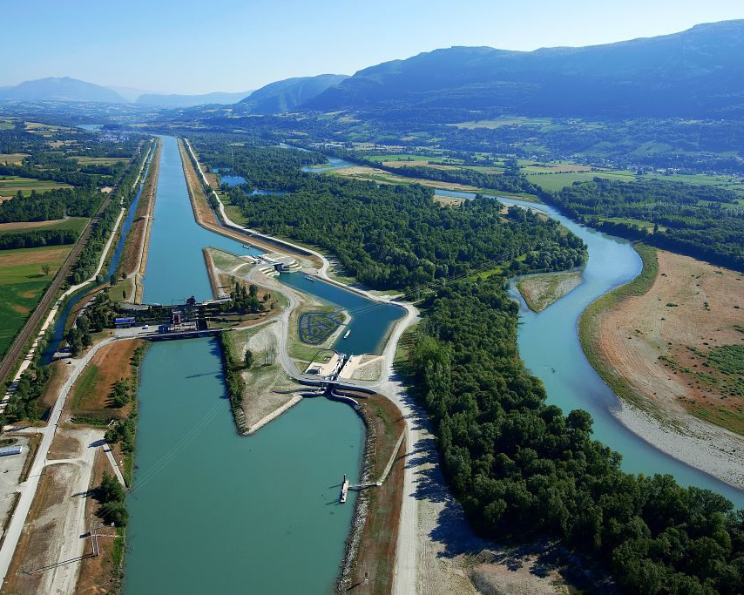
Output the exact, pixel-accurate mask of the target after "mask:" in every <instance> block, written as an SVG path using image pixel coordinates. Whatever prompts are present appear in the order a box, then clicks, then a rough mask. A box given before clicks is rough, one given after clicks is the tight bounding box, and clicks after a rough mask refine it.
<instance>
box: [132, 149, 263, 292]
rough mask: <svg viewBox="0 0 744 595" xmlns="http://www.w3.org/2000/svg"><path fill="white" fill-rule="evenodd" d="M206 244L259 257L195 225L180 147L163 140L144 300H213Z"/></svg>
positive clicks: (234, 252) (253, 250) (257, 252)
mask: <svg viewBox="0 0 744 595" xmlns="http://www.w3.org/2000/svg"><path fill="white" fill-rule="evenodd" d="M210 246H211V247H213V248H220V249H221V250H225V251H227V252H231V253H233V254H239V255H246V254H250V255H253V256H256V255H259V254H261V251H260V250H256V249H255V248H244V247H243V245H242V244H241V243H240V242H238V241H236V240H231V239H229V238H226V237H224V236H221V235H219V234H216V233H213V232H211V231H208V230H206V229H204V228H203V227H201V226H200V225H198V224H197V223H196V221H194V213H193V211H192V209H191V205H190V202H189V195H188V190H187V188H186V179H185V178H184V175H183V167H182V165H181V156H180V154H179V152H178V143H177V142H176V139H175V138H173V137H170V136H166V137H163V145H162V150H161V156H160V174H159V176H158V191H157V199H156V200H155V218H154V220H153V223H152V230H151V233H150V251H149V255H148V258H147V270H146V272H145V280H144V286H145V293H144V300H143V301H144V302H145V303H149V304H153V303H156V304H171V303H183V302H184V301H185V300H186V299H187V298H189V297H190V296H192V295H193V296H194V297H195V298H196V299H197V301H203V300H207V299H211V298H212V297H213V296H212V288H211V285H210V284H209V277H208V275H207V269H206V266H205V264H204V254H203V252H202V248H206V247H210Z"/></svg>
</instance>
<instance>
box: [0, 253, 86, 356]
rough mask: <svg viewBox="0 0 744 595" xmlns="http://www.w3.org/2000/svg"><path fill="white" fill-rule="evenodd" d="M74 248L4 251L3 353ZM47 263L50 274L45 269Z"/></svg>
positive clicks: (0, 289) (0, 288)
mask: <svg viewBox="0 0 744 595" xmlns="http://www.w3.org/2000/svg"><path fill="white" fill-rule="evenodd" d="M71 249H72V247H71V246H63V247H59V246H49V247H44V248H28V249H22V250H4V251H2V252H0V354H3V353H5V351H6V350H7V349H8V346H9V345H10V343H11V342H12V340H13V337H15V335H16V333H17V332H18V330H19V329H20V328H21V326H23V322H24V321H25V320H26V317H27V316H28V315H29V314H30V313H31V311H32V310H33V309H34V308H35V307H36V305H37V304H38V303H39V299H40V298H41V296H42V294H43V293H44V290H45V289H46V287H47V286H48V285H49V283H51V281H52V279H53V278H54V275H55V274H56V272H57V270H58V269H59V267H60V266H61V265H62V263H63V262H64V259H65V257H66V256H67V255H68V254H69V253H70V250H71ZM45 265H48V266H49V274H48V275H46V274H45V273H44V270H43V269H42V267H44V266H45Z"/></svg>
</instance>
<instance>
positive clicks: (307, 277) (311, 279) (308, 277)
mask: <svg viewBox="0 0 744 595" xmlns="http://www.w3.org/2000/svg"><path fill="white" fill-rule="evenodd" d="M305 279H307V280H308V281H310V283H315V279H313V278H312V277H311V276H310V275H305Z"/></svg>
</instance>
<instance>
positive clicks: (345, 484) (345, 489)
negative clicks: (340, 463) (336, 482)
mask: <svg viewBox="0 0 744 595" xmlns="http://www.w3.org/2000/svg"><path fill="white" fill-rule="evenodd" d="M348 493H349V480H348V479H346V473H344V482H343V483H342V484H341V494H340V496H339V499H338V500H339V502H340V503H341V504H344V503H345V502H346V495H347V494H348Z"/></svg>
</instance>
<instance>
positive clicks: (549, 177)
mask: <svg viewBox="0 0 744 595" xmlns="http://www.w3.org/2000/svg"><path fill="white" fill-rule="evenodd" d="M523 163H524V165H522V163H520V165H521V168H522V172H523V173H525V174H526V175H527V178H528V179H529V180H530V182H532V183H534V184H537V185H538V186H540V187H541V188H542V189H543V190H549V191H552V192H557V191H559V190H562V189H563V188H565V187H566V186H570V185H571V184H573V183H574V182H587V181H589V180H592V179H594V178H603V179H606V180H616V181H619V182H630V181H634V180H662V181H665V182H683V183H685V184H697V185H699V186H717V187H719V188H726V189H727V190H733V191H735V192H739V193H741V195H742V198H743V199H744V182H742V181H740V180H738V179H735V178H731V177H730V176H714V175H705V174H695V175H685V174H671V175H665V174H656V173H644V174H643V175H641V176H638V175H636V173H635V172H632V171H628V170H608V169H603V170H598V171H592V168H591V167H588V166H585V165H576V164H569V163H560V164H552V163H546V164H540V163H537V162H529V161H528V162H523Z"/></svg>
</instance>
